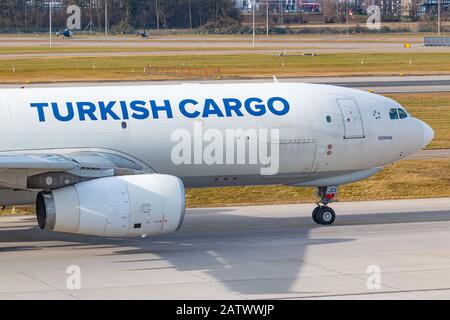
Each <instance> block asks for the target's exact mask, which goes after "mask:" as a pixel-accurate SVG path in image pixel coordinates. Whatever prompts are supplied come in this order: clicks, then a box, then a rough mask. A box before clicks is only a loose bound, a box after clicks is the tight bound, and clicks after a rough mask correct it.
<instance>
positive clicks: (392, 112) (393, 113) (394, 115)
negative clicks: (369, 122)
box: [389, 108, 398, 120]
mask: <svg viewBox="0 0 450 320" xmlns="http://www.w3.org/2000/svg"><path fill="white" fill-rule="evenodd" d="M389 118H391V120H395V119H398V111H397V108H392V109H391V110H389Z"/></svg>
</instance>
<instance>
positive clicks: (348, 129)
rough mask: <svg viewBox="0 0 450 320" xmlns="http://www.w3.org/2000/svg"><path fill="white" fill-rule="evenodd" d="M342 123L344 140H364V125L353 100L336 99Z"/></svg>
mask: <svg viewBox="0 0 450 320" xmlns="http://www.w3.org/2000/svg"><path fill="white" fill-rule="evenodd" d="M337 103H338V105H339V108H340V109H341V113H342V119H343V121H344V130H345V133H344V138H345V139H356V138H364V125H363V122H362V118H361V113H360V112H359V108H358V105H357V104H356V101H355V100H353V99H337Z"/></svg>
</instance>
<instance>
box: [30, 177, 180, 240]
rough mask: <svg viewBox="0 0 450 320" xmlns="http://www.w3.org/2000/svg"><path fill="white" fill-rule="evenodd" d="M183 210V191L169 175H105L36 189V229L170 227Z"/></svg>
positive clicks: (145, 231) (109, 232)
mask: <svg viewBox="0 0 450 320" xmlns="http://www.w3.org/2000/svg"><path fill="white" fill-rule="evenodd" d="M184 210H185V192H184V186H183V183H182V182H181V180H180V179H179V178H177V177H174V176H169V175H161V174H144V175H131V176H114V177H105V178H99V179H94V180H89V181H85V182H80V183H77V184H74V185H71V186H67V187H64V188H60V189H55V190H52V191H43V192H40V193H39V194H38V196H37V200H36V215H37V220H38V224H39V227H40V228H41V229H47V230H53V231H58V232H67V233H77V234H86V235H95V236H104V237H134V236H144V235H157V234H164V233H171V232H175V231H177V230H178V229H180V227H181V225H182V223H183V219H184Z"/></svg>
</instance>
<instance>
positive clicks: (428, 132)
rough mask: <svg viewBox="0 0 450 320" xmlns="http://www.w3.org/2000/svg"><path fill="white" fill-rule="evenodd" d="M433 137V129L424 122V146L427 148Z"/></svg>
mask: <svg viewBox="0 0 450 320" xmlns="http://www.w3.org/2000/svg"><path fill="white" fill-rule="evenodd" d="M433 138H434V131H433V129H432V128H431V127H430V126H429V125H427V124H426V123H425V122H422V148H425V147H426V146H427V145H429V144H430V142H431V141H432V140H433Z"/></svg>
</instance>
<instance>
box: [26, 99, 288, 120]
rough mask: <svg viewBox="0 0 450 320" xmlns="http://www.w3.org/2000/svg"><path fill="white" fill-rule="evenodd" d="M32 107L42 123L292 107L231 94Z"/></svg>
mask: <svg viewBox="0 0 450 320" xmlns="http://www.w3.org/2000/svg"><path fill="white" fill-rule="evenodd" d="M30 107H31V108H33V109H35V110H36V114H37V118H38V120H39V122H46V121H47V120H49V119H54V120H56V121H60V122H70V121H72V120H77V121H105V120H128V119H135V120H146V119H149V118H150V119H172V118H173V117H174V114H175V112H174V109H175V108H176V109H177V110H178V114H180V115H181V116H182V117H186V118H191V119H195V118H212V117H215V118H227V117H245V116H252V117H261V116H263V115H265V114H272V115H275V116H283V115H286V114H287V113H288V112H289V110H290V104H289V102H288V101H287V100H286V99H284V98H282V97H271V98H268V99H266V100H264V99H261V98H257V97H249V98H247V99H242V100H241V99H236V98H231V97H227V98H223V99H220V100H218V99H212V98H207V99H203V100H195V99H184V100H181V101H179V102H178V103H173V102H171V101H170V100H159V101H157V100H147V101H144V100H132V101H123V100H122V101H116V100H113V101H77V102H33V103H30Z"/></svg>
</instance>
